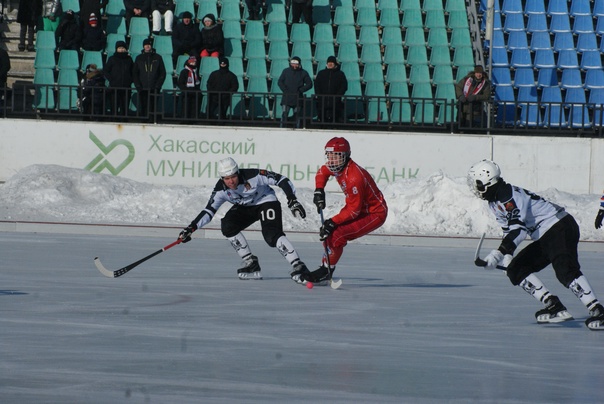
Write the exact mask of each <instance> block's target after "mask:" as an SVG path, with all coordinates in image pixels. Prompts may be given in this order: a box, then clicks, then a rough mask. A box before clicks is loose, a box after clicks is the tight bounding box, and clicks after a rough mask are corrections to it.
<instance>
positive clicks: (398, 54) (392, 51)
mask: <svg viewBox="0 0 604 404" xmlns="http://www.w3.org/2000/svg"><path fill="white" fill-rule="evenodd" d="M384 63H385V64H387V65H389V64H393V63H396V64H399V63H405V53H404V52H403V47H402V46H400V45H388V46H386V49H385V50H384Z"/></svg>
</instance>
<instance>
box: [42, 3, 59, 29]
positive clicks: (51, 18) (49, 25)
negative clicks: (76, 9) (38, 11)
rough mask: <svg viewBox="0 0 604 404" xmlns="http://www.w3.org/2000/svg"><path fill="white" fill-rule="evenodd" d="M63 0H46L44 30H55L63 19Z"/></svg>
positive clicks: (43, 20) (43, 18) (43, 19)
mask: <svg viewBox="0 0 604 404" xmlns="http://www.w3.org/2000/svg"><path fill="white" fill-rule="evenodd" d="M62 13H63V9H62V7H61V0H46V1H44V13H43V17H42V27H43V28H42V29H43V30H44V31H50V32H55V31H56V30H57V27H58V26H59V22H60V21H61V14H62Z"/></svg>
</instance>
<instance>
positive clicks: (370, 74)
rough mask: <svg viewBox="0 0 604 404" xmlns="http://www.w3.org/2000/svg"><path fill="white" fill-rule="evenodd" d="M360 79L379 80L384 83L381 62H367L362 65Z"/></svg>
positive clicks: (365, 81)
mask: <svg viewBox="0 0 604 404" xmlns="http://www.w3.org/2000/svg"><path fill="white" fill-rule="evenodd" d="M361 79H362V80H363V82H364V83H370V82H376V81H377V82H379V83H382V84H384V72H383V69H382V64H381V63H367V64H366V65H365V66H364V67H363V75H362V76H361Z"/></svg>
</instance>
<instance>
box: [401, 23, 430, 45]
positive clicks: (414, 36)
mask: <svg viewBox="0 0 604 404" xmlns="http://www.w3.org/2000/svg"><path fill="white" fill-rule="evenodd" d="M403 45H405V46H406V47H412V46H426V36H425V34H424V28H422V27H410V28H407V30H406V31H405V39H404V41H403Z"/></svg>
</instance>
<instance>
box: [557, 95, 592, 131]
mask: <svg viewBox="0 0 604 404" xmlns="http://www.w3.org/2000/svg"><path fill="white" fill-rule="evenodd" d="M585 101H586V100H585V91H584V90H583V89H582V88H571V89H568V90H566V95H565V96H564V103H565V105H566V107H567V108H569V114H568V123H569V125H570V127H572V128H583V129H587V128H591V126H592V124H591V121H590V119H589V109H588V107H587V105H585Z"/></svg>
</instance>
